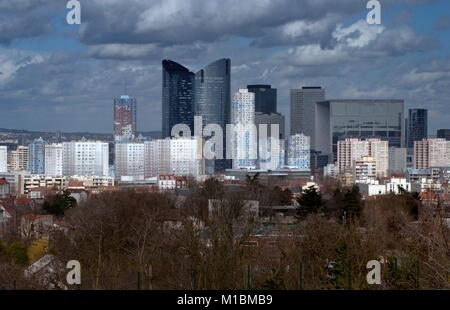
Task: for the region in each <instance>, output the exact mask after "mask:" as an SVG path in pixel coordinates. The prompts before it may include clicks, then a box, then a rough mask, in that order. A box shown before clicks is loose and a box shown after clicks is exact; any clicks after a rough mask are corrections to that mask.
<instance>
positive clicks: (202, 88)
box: [195, 59, 231, 173]
mask: <svg viewBox="0 0 450 310" xmlns="http://www.w3.org/2000/svg"><path fill="white" fill-rule="evenodd" d="M230 83H231V61H230V59H219V60H217V61H215V62H213V63H211V64H209V65H208V66H206V67H205V68H204V69H202V70H200V71H198V72H197V73H196V74H195V115H196V116H202V117H203V127H205V126H207V125H209V124H217V125H220V126H221V127H222V130H223V134H224V142H223V158H224V159H223V160H220V159H219V160H215V161H214V167H212V166H211V165H210V164H211V162H207V163H206V170H207V172H208V173H211V172H213V171H211V170H212V169H213V170H214V171H223V170H225V169H228V168H231V160H226V159H225V157H226V147H225V144H226V143H225V141H226V135H225V131H226V124H230V118H231V100H230Z"/></svg>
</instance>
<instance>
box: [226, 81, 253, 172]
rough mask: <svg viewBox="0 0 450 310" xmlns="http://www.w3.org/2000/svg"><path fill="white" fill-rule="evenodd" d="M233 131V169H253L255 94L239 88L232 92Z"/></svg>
mask: <svg viewBox="0 0 450 310" xmlns="http://www.w3.org/2000/svg"><path fill="white" fill-rule="evenodd" d="M231 123H232V124H233V125H234V131H233V137H232V142H233V145H234V146H233V169H252V168H253V169H254V168H256V159H257V156H258V155H257V150H258V146H257V145H258V143H257V135H258V132H257V129H256V125H255V94H254V93H252V92H249V91H248V90H247V89H240V90H239V91H238V92H237V93H235V94H234V98H233V103H232V108H231Z"/></svg>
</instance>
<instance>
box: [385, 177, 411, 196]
mask: <svg viewBox="0 0 450 310" xmlns="http://www.w3.org/2000/svg"><path fill="white" fill-rule="evenodd" d="M402 189H403V190H404V191H407V192H411V190H412V188H411V183H410V182H407V181H406V179H403V178H402V179H399V178H392V179H391V180H390V181H389V182H387V183H386V192H387V193H394V194H400V193H401V191H402Z"/></svg>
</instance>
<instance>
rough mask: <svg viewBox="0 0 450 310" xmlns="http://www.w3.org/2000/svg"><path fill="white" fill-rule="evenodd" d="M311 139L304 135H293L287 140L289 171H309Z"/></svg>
mask: <svg viewBox="0 0 450 310" xmlns="http://www.w3.org/2000/svg"><path fill="white" fill-rule="evenodd" d="M310 154H311V139H310V137H307V136H305V135H304V134H295V135H292V136H289V137H288V140H287V167H288V168H290V169H299V170H310V168H311V162H310V161H311V155H310Z"/></svg>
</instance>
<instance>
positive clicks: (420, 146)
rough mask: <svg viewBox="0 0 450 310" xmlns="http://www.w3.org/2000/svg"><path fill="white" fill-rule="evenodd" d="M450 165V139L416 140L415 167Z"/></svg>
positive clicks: (425, 167)
mask: <svg viewBox="0 0 450 310" xmlns="http://www.w3.org/2000/svg"><path fill="white" fill-rule="evenodd" d="M433 167H450V141H447V140H445V139H423V140H422V141H415V142H414V168H415V169H428V168H433Z"/></svg>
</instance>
